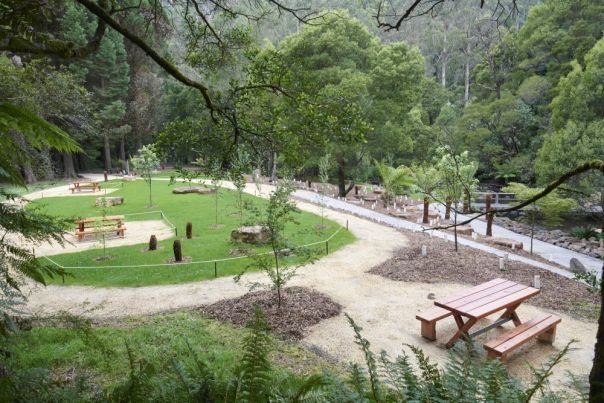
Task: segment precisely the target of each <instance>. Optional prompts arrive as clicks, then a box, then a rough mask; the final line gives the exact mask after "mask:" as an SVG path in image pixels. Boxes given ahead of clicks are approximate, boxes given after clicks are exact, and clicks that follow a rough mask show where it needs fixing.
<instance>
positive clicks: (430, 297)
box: [428, 292, 436, 299]
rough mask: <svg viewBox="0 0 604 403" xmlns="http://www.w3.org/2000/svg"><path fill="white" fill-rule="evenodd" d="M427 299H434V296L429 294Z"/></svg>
mask: <svg viewBox="0 0 604 403" xmlns="http://www.w3.org/2000/svg"><path fill="white" fill-rule="evenodd" d="M428 299H436V295H435V294H434V293H433V292H431V293H430V294H428Z"/></svg>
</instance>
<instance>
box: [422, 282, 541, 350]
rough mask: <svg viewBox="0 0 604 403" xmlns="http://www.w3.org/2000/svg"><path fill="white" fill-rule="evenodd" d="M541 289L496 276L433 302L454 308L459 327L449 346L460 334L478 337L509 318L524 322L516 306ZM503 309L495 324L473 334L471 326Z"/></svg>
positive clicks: (453, 312) (452, 311)
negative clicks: (519, 316)
mask: <svg viewBox="0 0 604 403" xmlns="http://www.w3.org/2000/svg"><path fill="white" fill-rule="evenodd" d="M539 292H540V290H539V289H537V288H533V287H529V286H527V285H523V284H518V283H515V282H513V281H510V280H506V279H503V278H496V279H494V280H491V281H488V282H486V283H483V284H480V285H477V286H475V287H472V288H468V289H467V290H464V291H462V292H460V293H458V294H455V295H452V296H450V297H446V298H441V299H438V300H436V301H434V305H436V306H439V307H441V308H444V309H447V310H449V311H451V313H452V314H453V317H454V318H455V322H456V323H457V327H458V330H457V332H456V333H455V334H454V335H453V337H451V339H450V340H449V341H448V342H447V348H450V347H452V346H453V345H454V344H455V342H456V341H457V340H458V339H459V338H460V337H469V336H476V335H478V334H481V333H484V332H486V331H487V330H489V329H492V328H494V327H497V326H500V325H502V324H503V323H505V322H508V321H510V320H511V321H513V322H514V325H515V326H519V325H520V324H521V323H522V322H521V321H520V318H518V315H517V314H516V309H517V308H518V306H520V304H522V303H523V302H524V301H526V300H527V299H529V298H532V297H534V296H535V295H537V294H539ZM503 310H505V311H504V312H503V314H502V315H501V316H500V318H499V319H498V320H497V321H495V322H494V323H493V324H491V325H489V326H487V327H485V328H483V329H480V330H477V331H475V332H473V333H470V329H471V328H472V327H473V326H474V325H475V324H476V322H478V321H479V320H480V319H482V318H486V317H487V316H489V315H492V314H494V313H497V312H499V311H503ZM464 319H465V321H464Z"/></svg>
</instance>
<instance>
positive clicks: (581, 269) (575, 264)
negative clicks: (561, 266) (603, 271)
mask: <svg viewBox="0 0 604 403" xmlns="http://www.w3.org/2000/svg"><path fill="white" fill-rule="evenodd" d="M570 271H572V272H573V273H587V268H586V267H585V266H584V265H583V263H581V261H580V260H579V259H577V258H576V257H573V258H572V259H570Z"/></svg>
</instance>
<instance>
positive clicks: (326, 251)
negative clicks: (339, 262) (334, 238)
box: [325, 241, 329, 255]
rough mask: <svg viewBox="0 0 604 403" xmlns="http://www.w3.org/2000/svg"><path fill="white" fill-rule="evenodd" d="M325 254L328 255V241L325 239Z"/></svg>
mask: <svg viewBox="0 0 604 403" xmlns="http://www.w3.org/2000/svg"><path fill="white" fill-rule="evenodd" d="M325 254H326V255H329V241H325Z"/></svg>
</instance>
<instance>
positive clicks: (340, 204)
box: [295, 190, 602, 278]
mask: <svg viewBox="0 0 604 403" xmlns="http://www.w3.org/2000/svg"><path fill="white" fill-rule="evenodd" d="M295 196H296V197H297V198H299V199H302V200H307V201H310V202H313V203H323V204H324V205H326V206H327V207H329V208H333V209H337V210H341V211H345V212H350V213H352V214H354V215H357V216H360V217H365V218H368V219H370V220H373V221H377V222H378V223H384V224H387V225H389V226H392V227H394V228H399V229H406V230H412V231H413V230H415V231H422V230H423V229H424V227H423V226H422V225H421V224H416V223H413V222H410V221H407V220H403V219H400V218H397V217H393V216H389V215H386V214H382V213H378V212H376V211H372V210H369V209H366V208H364V207H360V206H357V205H354V204H350V203H347V202H345V201H342V200H337V199H333V198H329V197H325V198H321V197H320V195H319V194H317V193H315V192H310V191H307V190H297V191H296V193H295ZM502 229H503V228H502ZM503 230H505V229H503ZM505 231H508V230H505ZM483 232H484V231H483ZM508 232H511V231H508ZM512 234H514V233H512ZM432 235H433V236H435V237H438V238H442V239H444V238H445V237H448V239H449V240H451V239H452V234H451V233H450V232H445V231H432ZM516 235H518V234H516ZM510 236H511V235H510ZM518 236H519V237H524V236H523V235H518ZM506 237H508V236H506ZM524 238H526V237H524ZM458 242H459V244H461V245H465V246H469V247H471V248H474V249H477V250H481V251H484V252H488V253H492V254H494V255H496V256H499V257H503V256H504V254H505V253H508V256H509V259H510V260H514V261H518V262H522V263H526V264H530V265H532V266H535V267H539V268H541V269H544V270H548V271H551V272H552V273H556V274H559V275H561V276H564V277H567V278H573V277H574V276H573V274H572V273H570V272H569V271H566V270H561V269H559V268H558V267H555V266H552V265H549V264H547V263H543V262H539V261H536V260H533V259H529V258H526V257H524V256H520V255H517V254H513V253H511V252H505V251H502V250H501V249H497V248H494V247H492V246H488V245H485V244H482V243H480V242H475V241H473V240H471V239H466V238H461V237H460V238H458ZM524 242H525V244H526V240H525V241H524ZM542 243H545V242H542ZM548 245H549V244H548ZM551 246H552V247H553V248H557V249H560V250H561V251H562V252H560V253H563V252H568V253H575V254H577V253H576V252H572V251H570V250H567V249H564V248H560V247H558V246H555V245H551ZM577 255H581V261H583V260H584V259H583V258H585V260H587V259H594V258H591V257H590V256H586V255H582V254H580V253H579V254H577ZM556 256H558V255H556ZM548 257H549V255H548ZM553 260H554V261H555V262H556V263H558V264H560V265H562V266H566V267H568V261H570V257H568V258H567V259H565V260H560V261H558V260H557V259H553ZM595 260H596V261H598V259H595ZM601 266H602V262H601V261H599V266H597V267H595V266H594V265H593V264H591V265H590V266H589V267H590V269H593V270H594V272H597V273H599V272H600V271H601Z"/></svg>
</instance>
